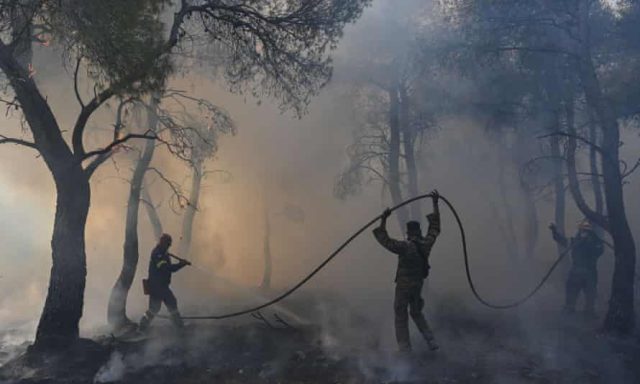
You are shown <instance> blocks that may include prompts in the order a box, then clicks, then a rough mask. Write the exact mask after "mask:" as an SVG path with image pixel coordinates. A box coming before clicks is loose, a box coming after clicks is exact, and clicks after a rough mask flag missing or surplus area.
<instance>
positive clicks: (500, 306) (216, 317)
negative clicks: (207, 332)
mask: <svg viewBox="0 0 640 384" xmlns="http://www.w3.org/2000/svg"><path fill="white" fill-rule="evenodd" d="M431 197H432V194H431V193H428V194H425V195H420V196H416V197H414V198H411V199H409V200H406V201H403V202H402V203H400V204H398V205H396V206H394V207H392V208H390V211H391V212H393V211H395V210H397V209H399V208H401V207H404V206H405V205H407V204H411V203H413V202H414V201H418V200H422V199H426V198H431ZM440 200H442V201H444V203H445V204H446V205H447V207H448V208H449V210H450V211H451V213H453V216H454V217H455V219H456V222H457V224H458V228H459V230H460V237H461V240H462V251H463V254H464V265H465V272H466V275H467V282H468V283H469V287H470V288H471V291H472V292H473V295H474V296H475V298H476V299H477V300H478V301H479V302H480V303H482V304H483V305H486V306H487V307H489V308H494V309H507V308H513V307H516V306H518V305H520V304H522V303H524V302H525V301H527V300H529V299H530V298H531V297H532V296H533V295H535V294H536V293H537V292H538V291H539V290H540V288H542V286H543V285H544V284H545V283H546V281H547V280H548V279H549V277H550V276H551V273H553V271H554V270H555V269H556V267H557V266H558V265H559V264H560V262H561V261H562V259H563V258H564V256H566V254H567V253H568V252H569V250H570V249H571V248H567V249H566V250H564V251H563V252H562V253H561V254H560V255H559V256H558V259H557V260H556V262H555V263H553V265H552V266H551V268H550V269H549V271H548V272H547V273H546V274H545V275H544V277H543V279H542V280H541V281H540V283H539V284H538V285H537V286H536V287H535V289H534V290H533V291H531V292H530V293H529V294H527V295H526V296H524V297H523V298H521V299H519V300H517V301H514V302H512V303H509V304H492V303H490V302H488V301H486V300H485V299H483V298H482V296H480V294H479V293H478V291H477V290H476V287H475V285H474V283H473V279H472V278H471V270H470V269H469V254H468V250H467V238H466V234H465V231H464V226H463V225H462V220H461V219H460V216H459V215H458V212H457V211H456V210H455V208H454V207H453V205H452V204H451V202H449V200H447V199H446V198H445V197H443V196H442V195H440ZM381 217H382V215H378V216H376V217H375V218H373V219H372V220H371V221H369V222H368V223H367V224H365V225H363V226H362V227H361V228H360V229H358V230H357V231H356V232H355V233H353V234H352V235H351V236H350V237H349V238H348V239H347V240H346V241H345V242H343V243H342V244H341V245H340V246H339V247H338V248H337V249H336V250H335V251H333V253H331V254H330V255H329V257H327V258H326V259H325V260H324V261H323V262H322V263H321V264H320V265H318V266H317V267H316V268H315V269H314V270H313V271H311V273H309V274H308V275H307V276H306V277H305V278H304V279H302V280H301V281H300V282H298V283H297V284H296V285H294V286H293V287H291V288H289V289H288V290H287V291H285V292H284V293H282V294H281V295H280V296H278V297H276V298H274V299H272V300H269V301H267V302H266V303H263V304H260V305H257V306H255V307H251V308H247V309H243V310H241V311H236V312H230V313H226V314H222V315H210V316H182V318H183V319H187V320H221V319H228V318H230V317H236V316H242V315H246V314H249V313H252V312H256V311H259V310H261V309H264V308H266V307H269V306H271V305H273V304H275V303H277V302H279V301H281V300H283V299H285V298H286V297H288V296H289V295H291V294H292V293H294V292H295V291H297V290H298V289H300V287H302V286H303V285H304V284H306V283H307V282H308V281H309V280H311V279H312V278H313V276H315V275H316V274H317V273H318V272H320V271H321V270H322V269H323V268H324V267H325V266H326V265H327V264H329V262H330V261H331V260H333V258H334V257H336V256H337V255H338V254H339V253H340V252H342V250H343V249H344V248H346V247H347V245H349V243H351V242H352V241H353V240H355V238H356V237H358V236H360V234H362V232H364V231H365V230H367V228H369V227H370V226H372V225H373V224H374V223H375V222H376V221H378V220H379V219H380V218H381ZM160 317H164V316H160Z"/></svg>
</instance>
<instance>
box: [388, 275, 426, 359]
mask: <svg viewBox="0 0 640 384" xmlns="http://www.w3.org/2000/svg"><path fill="white" fill-rule="evenodd" d="M422 284H423V281H422V280H418V281H415V280H414V281H403V280H398V281H397V282H396V293H395V300H394V303H393V306H394V310H395V325H396V340H397V341H398V346H399V347H400V349H403V350H407V349H411V340H410V338H409V316H408V315H411V318H412V319H413V322H414V323H415V324H416V326H417V327H418V330H419V331H420V333H422V336H423V337H424V338H425V339H426V340H433V333H432V332H431V328H429V324H428V323H427V320H426V319H425V318H424V316H423V315H422V308H423V307H424V300H423V299H422ZM407 309H408V310H409V313H408V314H407Z"/></svg>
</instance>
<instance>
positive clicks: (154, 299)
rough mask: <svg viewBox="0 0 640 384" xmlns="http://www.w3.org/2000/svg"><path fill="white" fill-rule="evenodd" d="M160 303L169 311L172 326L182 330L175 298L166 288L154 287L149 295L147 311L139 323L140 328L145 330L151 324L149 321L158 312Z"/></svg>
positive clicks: (169, 289)
mask: <svg viewBox="0 0 640 384" xmlns="http://www.w3.org/2000/svg"><path fill="white" fill-rule="evenodd" d="M162 303H164V305H165V306H166V307H167V309H168V310H169V314H170V315H171V321H172V322H173V324H174V325H175V326H176V327H178V328H182V327H183V323H182V319H181V318H180V312H178V300H177V299H176V296H175V295H174V294H173V292H172V291H171V288H169V287H168V286H167V287H154V288H153V289H152V290H151V292H150V294H149V309H148V310H147V312H146V313H145V314H144V316H143V317H142V320H141V321H140V328H141V329H143V330H144V329H146V328H148V327H149V325H150V324H151V321H152V320H153V318H154V317H156V315H157V314H158V312H160V307H161V306H162Z"/></svg>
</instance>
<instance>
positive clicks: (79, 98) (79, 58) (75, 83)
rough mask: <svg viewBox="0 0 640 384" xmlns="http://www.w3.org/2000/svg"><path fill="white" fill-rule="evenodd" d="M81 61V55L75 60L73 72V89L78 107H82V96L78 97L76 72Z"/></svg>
mask: <svg viewBox="0 0 640 384" xmlns="http://www.w3.org/2000/svg"><path fill="white" fill-rule="evenodd" d="M81 61H82V57H78V59H77V60H76V69H75V71H74V72H73V91H74V92H75V94H76V99H77V100H78V103H79V104H80V107H81V108H83V109H84V102H83V101H82V97H80V91H79V90H78V72H79V71H80V62H81Z"/></svg>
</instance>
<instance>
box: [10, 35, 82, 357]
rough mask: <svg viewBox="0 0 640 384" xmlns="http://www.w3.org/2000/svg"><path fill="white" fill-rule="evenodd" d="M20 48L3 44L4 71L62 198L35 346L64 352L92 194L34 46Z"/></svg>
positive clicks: (73, 332)
mask: <svg viewBox="0 0 640 384" xmlns="http://www.w3.org/2000/svg"><path fill="white" fill-rule="evenodd" d="M27 36H30V34H27ZM25 44H27V43H25ZM15 49H16V51H12V49H11V48H10V47H8V46H6V45H5V44H3V43H2V42H0V69H2V72H3V73H4V74H5V76H6V77H7V79H8V80H9V83H10V85H11V87H12V88H13V90H14V91H15V94H16V99H17V100H18V102H19V103H20V106H21V108H22V111H23V114H24V117H25V120H26V121H27V123H28V124H29V129H30V130H31V133H32V134H33V139H34V142H35V145H36V147H37V149H38V151H39V152H40V154H41V155H42V158H43V160H44V161H45V163H46V165H47V167H48V168H49V170H50V171H51V173H52V175H53V178H54V182H55V185H56V193H57V196H56V214H55V219H54V224H53V236H52V239H51V258H52V266H51V275H50V277H49V288H48V291H47V298H46V300H45V303H44V308H43V310H42V315H41V317H40V322H39V323H38V329H37V331H36V340H35V344H34V345H35V347H38V348H47V347H60V346H66V345H69V344H71V343H73V342H74V341H76V340H77V339H78V336H79V331H78V324H79V322H80V318H81V317H82V309H83V305H84V288H85V282H86V275H87V265H86V255H85V242H84V230H85V226H86V222H87V215H88V212H89V204H90V199H91V190H90V186H89V177H88V175H87V174H86V173H85V172H84V170H83V169H82V166H81V162H80V159H79V158H76V157H75V156H74V155H73V153H72V152H71V150H70V148H69V146H68V145H67V144H66V142H65V140H64V137H63V136H62V132H61V130H60V126H59V125H58V122H57V121H56V119H55V116H54V115H53V112H52V111H51V108H50V107H49V104H48V103H47V100H46V98H45V97H44V96H43V95H42V94H41V93H40V91H39V89H38V87H37V85H36V84H35V82H34V80H33V78H31V77H30V76H29V74H28V71H27V69H26V68H25V65H24V64H25V63H26V60H28V58H29V57H30V56H29V55H30V51H29V49H28V46H27V45H24V46H23V45H21V44H18V46H17V47H16V48H15ZM25 49H26V51H25ZM14 54H16V55H17V56H18V58H16V56H14ZM20 63H22V64H23V65H21V64H20Z"/></svg>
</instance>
